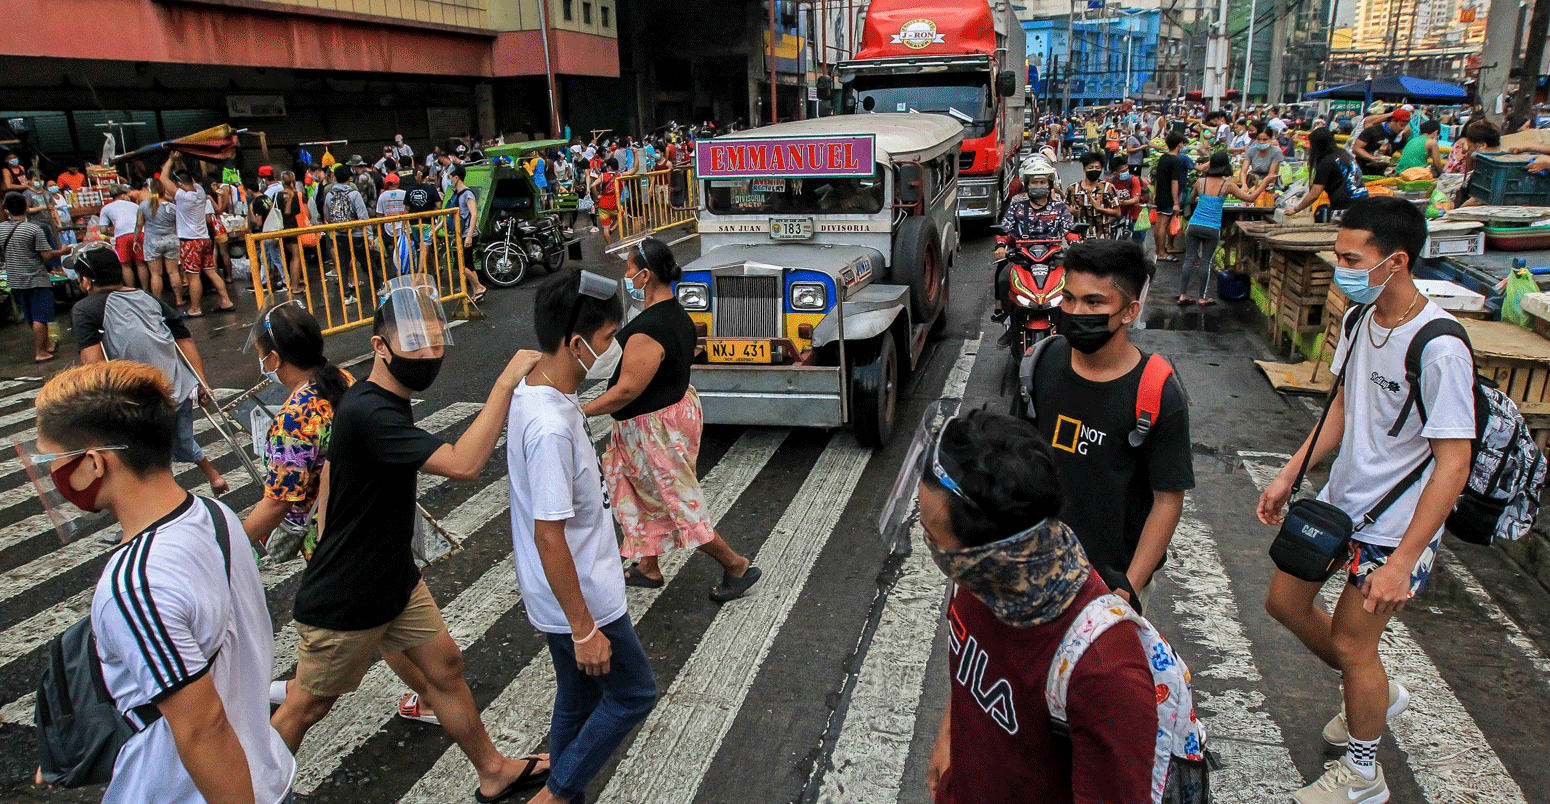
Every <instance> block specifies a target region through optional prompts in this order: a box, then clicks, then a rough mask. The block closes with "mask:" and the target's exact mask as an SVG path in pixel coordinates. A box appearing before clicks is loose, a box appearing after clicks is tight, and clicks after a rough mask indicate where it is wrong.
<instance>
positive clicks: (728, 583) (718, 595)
mask: <svg viewBox="0 0 1550 804" xmlns="http://www.w3.org/2000/svg"><path fill="white" fill-rule="evenodd" d="M763 574H764V573H762V572H760V571H759V568H758V567H755V566H753V565H752V564H750V565H748V571H747V572H744V573H743V577H741V578H733V577H732V576H730V575H727V574H726V573H722V574H721V583H719V584H717V585H716V586H715V587H714V588H713V589H711V590H710V599H711V600H714V601H716V602H717V603H727V602H730V601H733V600H736V599H738V598H740V597H742V596H743V595H746V594H748V589H749V588H750V587H752V586H753V585H754V584H756V583H758V582H759V576H760V575H763Z"/></svg>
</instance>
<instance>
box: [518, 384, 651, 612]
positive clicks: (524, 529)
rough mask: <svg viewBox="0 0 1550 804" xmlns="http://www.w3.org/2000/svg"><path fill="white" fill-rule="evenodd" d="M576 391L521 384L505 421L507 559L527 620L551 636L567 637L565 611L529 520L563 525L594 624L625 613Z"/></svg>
mask: <svg viewBox="0 0 1550 804" xmlns="http://www.w3.org/2000/svg"><path fill="white" fill-rule="evenodd" d="M578 404H579V403H578V402H577V400H576V396H575V395H574V394H562V393H560V392H559V391H557V390H555V389H554V388H552V387H550V386H547V385H528V384H527V381H526V380H523V381H522V382H521V383H519V384H518V385H517V390H516V391H515V392H514V393H513V394H512V400H511V410H510V412H509V413H508V414H507V418H506V433H507V440H506V471H507V476H508V477H509V479H510V482H511V540H512V555H513V558H514V560H515V562H516V565H517V586H518V587H520V588H521V590H522V600H523V601H524V602H525V603H526V604H527V605H526V608H527V619H528V621H529V622H531V623H532V624H533V627H534V628H537V629H538V630H540V631H543V632H545V633H549V634H569V633H570V632H571V630H570V623H569V621H567V620H566V619H565V611H564V610H563V609H561V608H560V602H559V601H558V600H556V599H555V597H554V592H553V591H551V590H550V588H549V577H548V576H547V575H546V574H545V573H544V566H543V562H542V561H541V560H540V559H539V557H538V545H537V544H536V543H535V542H534V541H533V532H534V521H535V520H539V519H542V520H544V521H546V522H555V521H559V520H564V521H565V540H566V541H567V542H569V543H570V552H571V557H572V559H573V560H574V561H575V562H576V577H577V579H578V580H580V581H581V595H582V597H583V598H584V599H585V600H586V601H587V610H588V611H590V612H591V613H592V619H593V621H594V622H596V623H597V624H598V625H599V626H603V625H607V624H609V623H611V622H613V621H614V620H617V619H619V618H620V617H623V616H624V615H625V613H626V609H625V600H624V571H623V568H622V566H621V565H620V561H619V543H618V541H617V540H616V538H615V537H614V520H613V516H612V515H611V514H609V512H608V498H607V495H606V493H605V491H604V489H603V474H602V470H601V467H600V466H599V465H598V460H597V452H596V451H595V450H594V449H593V448H592V439H591V438H589V437H588V436H587V423H586V420H585V419H584V418H583V417H582V415H581V410H580V409H579V408H578V407H577V405H578Z"/></svg>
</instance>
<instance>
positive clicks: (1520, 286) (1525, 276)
mask: <svg viewBox="0 0 1550 804" xmlns="http://www.w3.org/2000/svg"><path fill="white" fill-rule="evenodd" d="M1538 292H1539V283H1537V282H1535V281H1534V276H1533V275H1532V274H1530V273H1529V272H1528V270H1527V269H1525V268H1519V269H1517V270H1515V271H1513V272H1512V273H1510V274H1508V275H1507V281H1506V290H1505V292H1504V293H1503V294H1502V320H1503V321H1506V322H1507V323H1509V324H1517V325H1518V326H1520V327H1523V328H1524V329H1529V328H1531V327H1532V326H1533V324H1532V322H1530V321H1529V317H1528V314H1527V313H1525V312H1523V294H1525V293H1538Z"/></svg>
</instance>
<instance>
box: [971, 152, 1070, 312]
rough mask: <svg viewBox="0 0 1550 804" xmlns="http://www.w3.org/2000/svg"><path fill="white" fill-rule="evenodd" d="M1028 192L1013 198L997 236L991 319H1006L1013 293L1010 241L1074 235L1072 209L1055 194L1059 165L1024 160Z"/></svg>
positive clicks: (1039, 158) (1023, 174)
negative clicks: (1007, 308) (993, 307)
mask: <svg viewBox="0 0 1550 804" xmlns="http://www.w3.org/2000/svg"><path fill="white" fill-rule="evenodd" d="M1018 174H1019V175H1020V176H1021V179H1022V184H1023V191H1024V193H1025V195H1021V196H1018V197H1016V198H1014V199H1012V202H1011V203H1010V204H1008V205H1007V208H1006V213H1005V214H1003V215H1002V216H1001V233H1000V234H998V235H996V277H995V282H996V287H995V291H996V296H995V312H993V313H991V316H990V320H992V321H997V322H999V321H1002V320H1005V319H1006V305H1007V302H1008V298H1007V297H1008V296H1010V295H1011V290H1012V288H1011V274H1010V269H1009V267H1008V266H1009V264H1008V262H1007V259H1006V253H1007V246H1008V244H1011V245H1016V244H1017V243H1021V242H1025V241H1028V240H1066V239H1069V238H1070V235H1071V224H1072V220H1071V210H1070V208H1068V207H1067V206H1066V202H1064V201H1062V200H1061V199H1060V197H1059V196H1057V195H1056V194H1055V182H1056V177H1055V166H1054V165H1053V164H1052V163H1050V162H1049V160H1047V159H1045V158H1043V157H1042V156H1039V155H1037V154H1036V155H1034V156H1030V157H1028V158H1027V159H1024V160H1023V163H1022V165H1021V167H1020V169H1019V170H1018Z"/></svg>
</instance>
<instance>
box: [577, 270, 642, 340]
mask: <svg viewBox="0 0 1550 804" xmlns="http://www.w3.org/2000/svg"><path fill="white" fill-rule="evenodd" d="M641 264H642V265H644V264H645V257H644V256H642V257H641ZM580 280H581V283H580V285H579V286H578V287H577V288H576V300H575V301H574V302H572V303H571V308H570V319H569V321H567V322H566V324H565V341H566V343H569V342H570V336H571V335H573V334H575V332H576V319H578V318H580V317H581V299H582V297H583V296H591V297H592V298H594V299H602V300H603V301H607V300H609V299H612V298H613V297H614V296H616V295H618V293H619V287H620V283H621V280H613V279H609V278H608V277H606V276H602V275H600V274H594V273H592V272H591V271H581V272H580Z"/></svg>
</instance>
